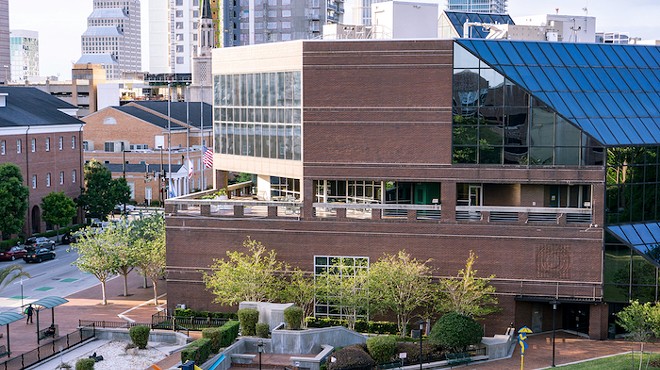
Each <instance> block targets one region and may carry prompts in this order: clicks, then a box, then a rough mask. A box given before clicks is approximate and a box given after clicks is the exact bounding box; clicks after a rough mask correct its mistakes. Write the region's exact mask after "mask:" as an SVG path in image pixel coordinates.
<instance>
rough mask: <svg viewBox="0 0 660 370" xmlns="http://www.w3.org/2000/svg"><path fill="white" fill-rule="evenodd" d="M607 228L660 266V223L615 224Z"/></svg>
mask: <svg viewBox="0 0 660 370" xmlns="http://www.w3.org/2000/svg"><path fill="white" fill-rule="evenodd" d="M607 230H608V231H609V232H610V233H612V235H614V236H615V237H616V238H617V239H619V240H620V241H621V242H622V243H624V244H626V245H627V246H628V247H630V248H631V249H632V250H634V251H635V252H637V253H639V254H641V255H642V256H644V258H646V259H647V260H648V261H649V262H651V263H652V264H653V265H655V266H656V267H660V223H658V222H640V223H632V224H622V225H613V226H608V227H607Z"/></svg>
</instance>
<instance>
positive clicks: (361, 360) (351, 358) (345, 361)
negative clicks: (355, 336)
mask: <svg viewBox="0 0 660 370" xmlns="http://www.w3.org/2000/svg"><path fill="white" fill-rule="evenodd" d="M332 356H333V357H334V358H335V359H336V360H335V362H330V363H329V364H328V370H341V369H355V370H357V369H365V370H371V369H372V368H373V367H374V366H375V365H376V362H375V361H374V360H373V359H372V358H371V357H370V356H369V354H368V353H367V352H365V351H364V350H363V349H362V348H361V347H360V346H348V347H344V348H342V349H340V350H338V351H335V353H334V354H333V355H332Z"/></svg>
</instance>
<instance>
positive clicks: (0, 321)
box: [0, 312, 23, 326]
mask: <svg viewBox="0 0 660 370" xmlns="http://www.w3.org/2000/svg"><path fill="white" fill-rule="evenodd" d="M19 320H23V315H21V314H20V313H16V312H2V313H0V326H2V325H9V324H11V323H12V322H15V321H19Z"/></svg>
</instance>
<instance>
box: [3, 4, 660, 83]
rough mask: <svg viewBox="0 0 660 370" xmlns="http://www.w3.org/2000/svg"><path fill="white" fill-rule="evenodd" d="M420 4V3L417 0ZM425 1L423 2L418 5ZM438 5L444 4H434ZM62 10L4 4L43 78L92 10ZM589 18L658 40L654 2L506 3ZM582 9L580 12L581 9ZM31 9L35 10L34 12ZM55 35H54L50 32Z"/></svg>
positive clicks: (60, 68)
mask: <svg viewBox="0 0 660 370" xmlns="http://www.w3.org/2000/svg"><path fill="white" fill-rule="evenodd" d="M420 2H421V1H420ZM424 2H428V0H426V1H424ZM438 2H439V3H440V4H441V6H444V0H441V1H438ZM66 3H67V4H68V6H66V7H63V5H62V3H59V2H53V1H51V0H9V26H10V29H25V30H32V31H37V32H39V47H40V71H41V74H42V75H43V76H58V77H59V79H60V80H67V79H70V78H71V66H72V63H75V61H77V60H78V59H79V58H80V56H81V50H80V38H81V35H82V34H83V33H84V32H85V29H86V28H87V16H89V14H90V13H91V12H92V0H67V2H66ZM141 3H142V9H143V11H142V32H143V35H142V37H143V41H144V42H143V44H142V45H143V47H142V61H143V62H142V69H143V70H145V71H146V70H147V66H148V63H147V62H148V60H149V58H148V52H149V50H148V38H147V37H146V35H145V33H144V32H145V31H146V30H147V29H148V27H147V26H148V22H149V19H148V12H146V9H145V7H146V6H147V5H148V3H149V0H142V2H141ZM557 8H558V9H559V13H560V14H566V15H585V14H587V15H589V16H594V17H596V27H597V30H596V31H607V32H626V33H628V34H629V35H630V36H632V37H641V38H643V39H660V28H658V27H657V26H655V20H654V19H653V18H654V17H655V15H657V14H660V2H658V1H657V0H631V1H628V2H627V3H626V6H625V7H622V6H621V4H620V1H617V0H599V1H598V2H597V3H596V2H594V1H589V0H582V1H580V0H578V1H574V0H543V1H534V2H530V1H528V0H509V2H508V10H509V14H510V15H511V17H513V18H516V17H524V16H526V15H538V14H554V13H555V11H556V9H557ZM584 8H586V9H587V11H586V12H585V11H584V10H583V9H584ZM35 9H39V11H38V12H35ZM54 31H56V32H54Z"/></svg>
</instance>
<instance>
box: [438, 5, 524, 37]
mask: <svg viewBox="0 0 660 370" xmlns="http://www.w3.org/2000/svg"><path fill="white" fill-rule="evenodd" d="M445 14H446V15H447V18H449V21H450V22H451V24H452V26H453V27H454V29H455V30H456V32H457V33H458V37H464V36H463V24H465V22H478V23H493V24H495V23H498V24H514V23H513V19H511V17H510V16H509V15H508V14H496V13H474V12H459V11H449V10H445ZM489 32H490V31H488V30H485V29H484V28H483V27H472V28H470V37H474V38H480V39H485V38H486V36H488V33H489Z"/></svg>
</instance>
